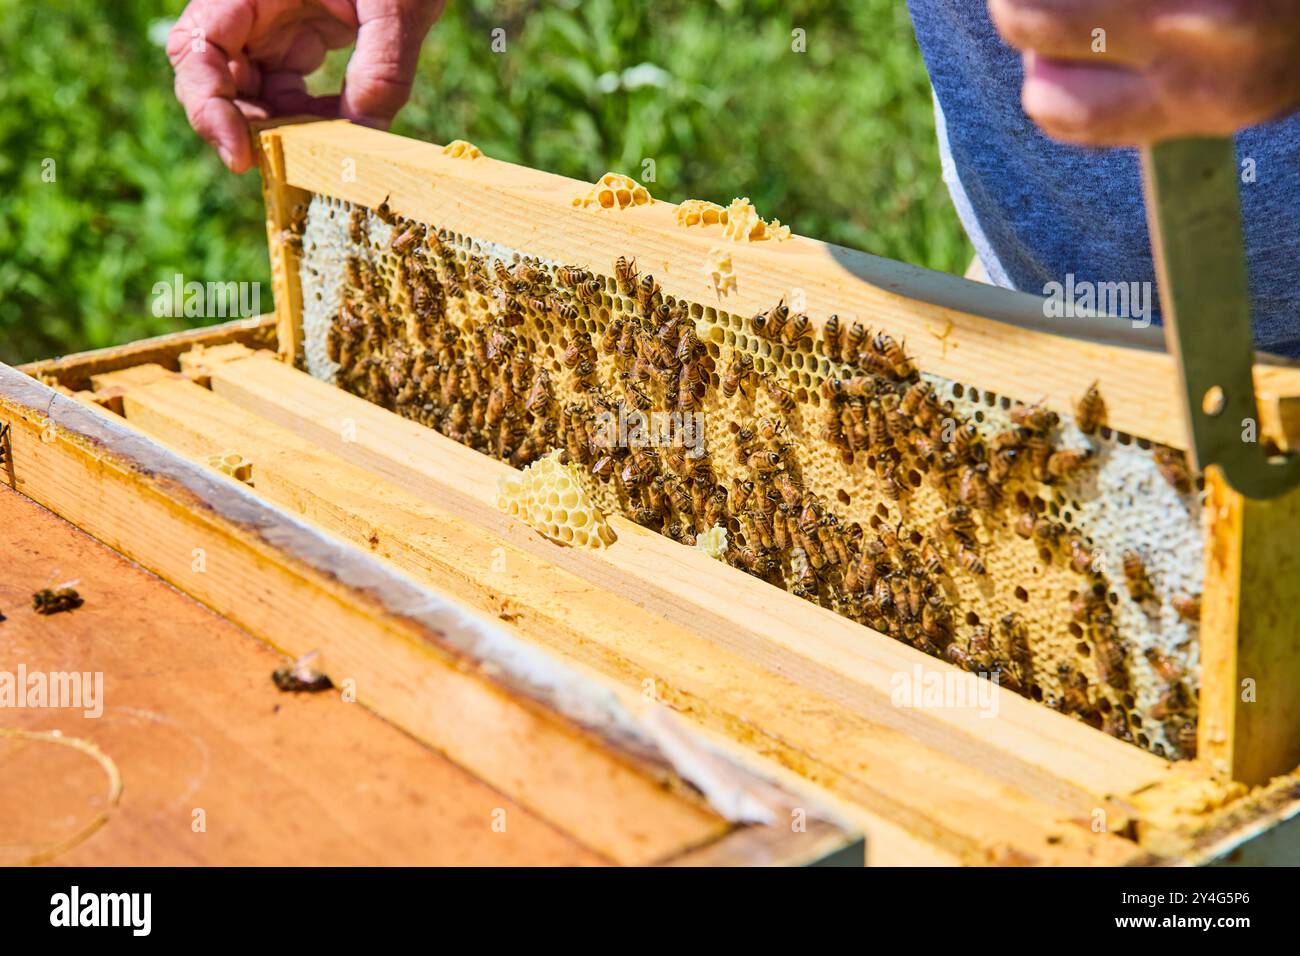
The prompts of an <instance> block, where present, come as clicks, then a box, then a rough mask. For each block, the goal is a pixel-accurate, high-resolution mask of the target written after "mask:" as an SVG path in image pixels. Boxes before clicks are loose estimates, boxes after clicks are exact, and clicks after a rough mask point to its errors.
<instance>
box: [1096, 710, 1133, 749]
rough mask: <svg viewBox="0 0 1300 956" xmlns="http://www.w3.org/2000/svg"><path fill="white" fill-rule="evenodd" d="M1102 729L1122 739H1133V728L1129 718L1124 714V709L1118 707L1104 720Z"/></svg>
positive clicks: (1130, 740)
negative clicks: (1129, 723) (1130, 725)
mask: <svg viewBox="0 0 1300 956" xmlns="http://www.w3.org/2000/svg"><path fill="white" fill-rule="evenodd" d="M1101 729H1102V730H1103V731H1105V732H1106V733H1108V734H1110V735H1111V736H1112V737H1117V738H1119V739H1120V740H1126V741H1129V742H1130V743H1131V742H1132V740H1133V730H1132V728H1130V727H1129V725H1128V719H1127V718H1126V717H1125V716H1124V713H1123V711H1121V710H1120V709H1119V708H1118V707H1115V708H1112V709H1111V711H1110V713H1108V714H1107V715H1106V717H1105V719H1104V720H1103V721H1102V726H1101Z"/></svg>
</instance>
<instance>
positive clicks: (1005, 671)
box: [989, 660, 1025, 696]
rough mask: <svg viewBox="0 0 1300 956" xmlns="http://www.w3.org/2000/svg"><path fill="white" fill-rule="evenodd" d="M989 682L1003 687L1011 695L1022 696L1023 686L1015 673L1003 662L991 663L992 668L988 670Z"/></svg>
mask: <svg viewBox="0 0 1300 956" xmlns="http://www.w3.org/2000/svg"><path fill="white" fill-rule="evenodd" d="M989 680H991V681H993V682H994V683H995V684H997V685H998V686H999V687H1005V688H1006V689H1007V690H1009V691H1011V693H1013V694H1020V695H1021V696H1024V693H1025V685H1024V684H1023V683H1021V681H1020V678H1019V677H1018V676H1016V672H1015V671H1014V670H1012V669H1011V668H1010V667H1008V666H1007V664H1006V662H1004V661H999V660H995V661H993V666H992V667H990V668H989Z"/></svg>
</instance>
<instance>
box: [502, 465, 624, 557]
mask: <svg viewBox="0 0 1300 956" xmlns="http://www.w3.org/2000/svg"><path fill="white" fill-rule="evenodd" d="M560 455H561V452H560V451H558V450H557V451H554V452H552V453H551V454H549V455H546V456H544V457H542V458H539V459H538V460H537V461H535V462H533V463H532V464H531V465H529V466H528V467H527V468H525V469H523V471H521V472H519V473H518V474H517V475H510V476H508V477H506V478H503V479H502V480H501V482H500V484H499V487H498V496H497V507H498V508H500V509H501V510H502V511H504V512H505V513H506V514H509V515H512V516H513V517H516V518H519V519H520V520H522V521H523V522H524V523H526V524H528V525H529V526H530V527H532V528H533V529H534V530H536V531H538V532H540V533H541V534H543V535H545V536H546V537H548V538H550V539H551V540H552V541H558V542H560V543H561V544H568V545H572V546H574V547H577V548H603V547H605V546H606V545H608V544H612V543H613V541H614V532H613V530H612V529H611V528H610V527H609V523H608V522H607V521H606V520H605V516H604V515H603V514H601V511H600V509H599V508H598V507H597V506H596V504H595V502H593V501H592V500H591V497H590V496H589V495H588V494H587V491H586V489H584V488H583V486H582V481H581V478H580V477H579V475H578V473H577V470H576V469H574V468H573V466H571V465H567V464H564V463H562V462H561V461H560Z"/></svg>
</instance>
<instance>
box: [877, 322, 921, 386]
mask: <svg viewBox="0 0 1300 956" xmlns="http://www.w3.org/2000/svg"><path fill="white" fill-rule="evenodd" d="M871 348H872V350H873V351H874V352H875V353H876V354H877V355H879V356H880V357H881V358H883V359H884V360H885V362H886V363H888V367H889V371H890V372H891V374H892V375H893V377H894V378H895V379H897V380H898V381H900V382H905V381H907V380H908V379H910V378H912V377H913V376H914V375H915V374H916V366H915V365H914V364H912V360H911V359H910V358H908V357H907V355H906V353H904V351H903V347H902V346H901V345H899V344H898V343H897V342H895V341H894V340H893V339H892V338H890V336H888V335H886V334H885V333H884V332H880V333H878V334H877V335H876V337H875V338H873V339H872V340H871Z"/></svg>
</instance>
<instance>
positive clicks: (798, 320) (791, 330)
mask: <svg viewBox="0 0 1300 956" xmlns="http://www.w3.org/2000/svg"><path fill="white" fill-rule="evenodd" d="M811 327H812V322H811V321H810V320H809V318H808V316H806V315H804V314H803V313H800V314H799V315H796V316H795V317H794V318H792V319H791V320H790V321H789V322H788V323H787V324H786V326H785V328H784V329H782V330H781V341H782V342H784V343H785V344H786V345H788V346H790V347H791V348H798V347H799V345H800V343H801V342H802V341H803V340H804V339H805V338H807V337H808V336H809V334H810V332H811Z"/></svg>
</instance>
